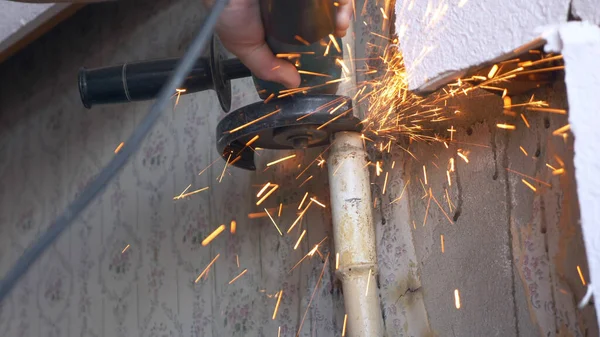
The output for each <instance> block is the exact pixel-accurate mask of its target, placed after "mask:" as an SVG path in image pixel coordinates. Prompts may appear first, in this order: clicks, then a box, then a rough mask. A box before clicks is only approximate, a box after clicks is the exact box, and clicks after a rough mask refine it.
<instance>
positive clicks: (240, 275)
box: [229, 269, 248, 284]
mask: <svg viewBox="0 0 600 337" xmlns="http://www.w3.org/2000/svg"><path fill="white" fill-rule="evenodd" d="M246 272H248V269H244V270H242V272H241V273H240V274H239V275H238V276H236V277H234V278H232V279H231V281H229V284H232V283H233V282H235V281H237V279H239V278H240V277H242V275H244V274H246Z"/></svg>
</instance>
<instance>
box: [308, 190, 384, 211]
mask: <svg viewBox="0 0 600 337" xmlns="http://www.w3.org/2000/svg"><path fill="white" fill-rule="evenodd" d="M384 193H385V192H384ZM310 201H312V202H314V203H315V204H317V205H319V206H321V207H323V208H327V207H326V206H325V204H323V203H322V202H320V201H318V200H317V199H316V197H315V198H310Z"/></svg>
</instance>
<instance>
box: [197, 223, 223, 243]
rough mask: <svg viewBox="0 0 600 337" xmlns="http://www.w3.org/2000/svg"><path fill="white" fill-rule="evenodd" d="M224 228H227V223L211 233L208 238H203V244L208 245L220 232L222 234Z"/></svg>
mask: <svg viewBox="0 0 600 337" xmlns="http://www.w3.org/2000/svg"><path fill="white" fill-rule="evenodd" d="M224 230H225V225H221V226H219V227H218V228H217V229H215V230H214V231H213V232H212V233H210V235H209V236H207V237H206V239H204V240H202V246H204V247H206V246H208V244H209V243H210V242H211V241H212V240H214V239H215V238H216V237H217V236H218V235H219V234H221V232H223V231H224Z"/></svg>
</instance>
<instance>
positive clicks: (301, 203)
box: [298, 192, 308, 209]
mask: <svg viewBox="0 0 600 337" xmlns="http://www.w3.org/2000/svg"><path fill="white" fill-rule="evenodd" d="M306 197H308V192H306V193H304V197H302V201H300V205H298V209H301V208H302V205H304V201H305V200H306Z"/></svg>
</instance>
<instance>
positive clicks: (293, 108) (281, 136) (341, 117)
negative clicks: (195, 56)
mask: <svg viewBox="0 0 600 337" xmlns="http://www.w3.org/2000/svg"><path fill="white" fill-rule="evenodd" d="M351 110H352V99H351V98H349V97H345V96H338V95H306V96H297V97H286V98H282V99H277V100H274V101H273V102H269V103H263V102H257V103H254V104H250V105H247V106H245V107H242V108H239V109H237V110H235V111H233V112H231V113H229V114H227V115H226V116H225V117H224V118H223V119H222V120H221V121H220V122H219V124H218V125H217V150H218V151H219V153H220V154H221V156H222V157H223V158H224V159H226V160H227V159H228V158H229V159H230V162H232V164H233V165H234V166H237V167H240V168H244V169H247V170H255V169H256V166H255V165H254V151H253V149H251V148H250V147H248V146H246V144H247V143H248V141H250V140H251V139H252V138H254V137H255V136H257V135H258V136H259V137H258V139H257V140H256V141H254V142H253V143H252V145H251V146H252V147H260V148H264V149H294V148H306V147H315V146H322V145H326V144H329V139H330V136H331V135H332V134H334V133H336V132H340V131H356V132H360V131H361V129H362V125H361V124H360V120H359V119H358V118H356V117H355V116H354V115H353V114H352V111H351ZM274 111H277V112H275V113H273V112H274ZM332 111H333V114H332V113H331V112H332ZM269 114H270V115H269ZM267 115H268V117H265V116H267ZM261 118H262V119H261ZM334 118H335V120H333V119H334ZM332 120H333V121H332ZM328 122H329V123H328ZM249 123H251V124H249ZM244 125H247V126H245V127H243V128H241V129H239V128H240V127H242V126H244ZM236 129H238V130H236ZM231 131H233V132H231ZM230 155H231V156H230ZM238 156H240V157H241V158H239V159H237V157H238Z"/></svg>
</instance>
